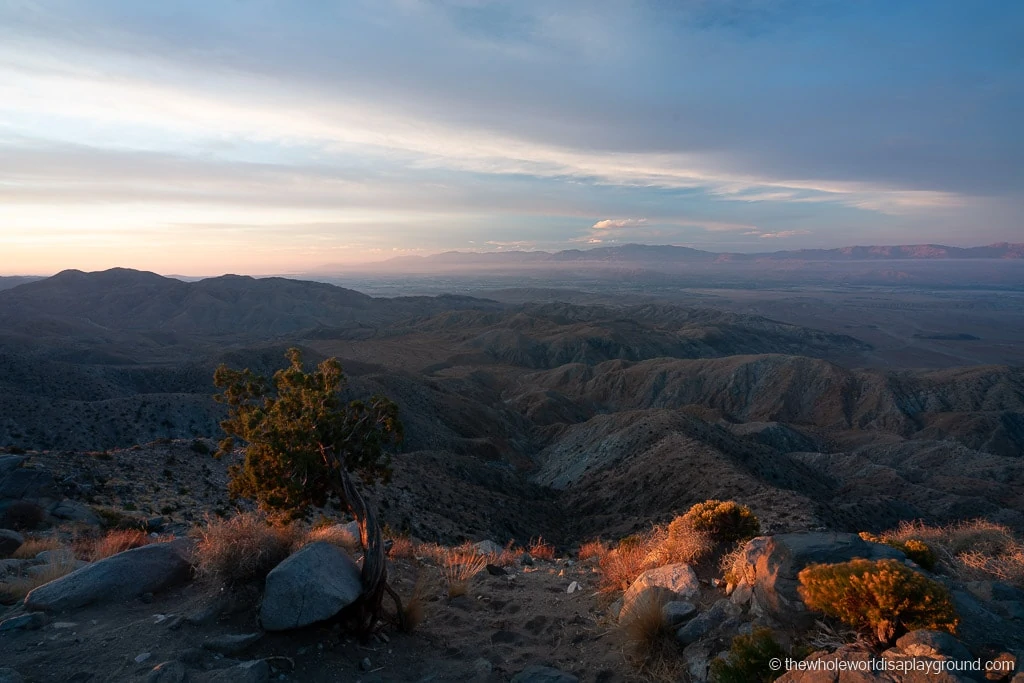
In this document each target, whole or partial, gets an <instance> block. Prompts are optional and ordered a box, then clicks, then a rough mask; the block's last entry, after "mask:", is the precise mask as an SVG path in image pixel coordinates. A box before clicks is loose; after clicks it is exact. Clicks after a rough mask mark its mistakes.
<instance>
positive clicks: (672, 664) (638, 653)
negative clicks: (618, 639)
mask: <svg viewBox="0 0 1024 683" xmlns="http://www.w3.org/2000/svg"><path fill="white" fill-rule="evenodd" d="M661 607H662V603H661V600H659V599H658V598H657V597H656V596H654V595H652V594H651V593H645V594H643V595H641V596H640V597H639V598H638V599H637V600H636V602H635V603H634V604H633V606H632V607H631V608H630V610H629V612H628V613H627V614H626V616H625V618H623V620H622V621H621V622H620V623H619V630H620V632H621V634H622V639H623V640H624V641H625V644H626V657H627V659H628V660H629V662H630V663H631V664H632V665H633V666H635V667H636V668H637V669H638V670H639V672H640V673H641V674H642V675H643V676H644V677H645V678H646V679H648V680H652V681H680V680H683V678H682V672H683V669H684V667H685V660H684V659H683V658H682V657H681V656H680V652H679V646H678V645H677V644H676V641H675V638H674V634H673V633H672V630H671V629H670V628H669V627H668V624H667V623H666V622H665V617H664V614H663V613H662V611H661Z"/></svg>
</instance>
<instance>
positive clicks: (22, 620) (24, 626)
mask: <svg viewBox="0 0 1024 683" xmlns="http://www.w3.org/2000/svg"><path fill="white" fill-rule="evenodd" d="M45 625H46V615H45V614H43V613H42V612H28V613H27V614H19V615H18V616H16V617H11V618H10V619H4V620H3V621H0V631H35V630H36V629H40V628H42V627H43V626H45Z"/></svg>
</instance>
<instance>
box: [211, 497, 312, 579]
mask: <svg viewBox="0 0 1024 683" xmlns="http://www.w3.org/2000/svg"><path fill="white" fill-rule="evenodd" d="M196 535H197V536H198V537H199V542H198V544H197V545H196V569H197V571H198V573H199V575H200V576H206V577H210V578H212V579H215V580H217V581H221V582H223V583H225V584H228V585H233V584H241V583H247V582H250V581H258V580H261V579H263V578H265V577H266V575H267V574H268V573H269V572H270V570H271V569H273V568H274V567H276V566H277V565H278V564H280V563H281V561H283V560H284V559H285V558H287V557H288V555H289V554H290V553H291V551H292V548H293V547H294V546H296V545H298V543H299V541H300V540H301V539H302V535H301V531H300V530H299V529H298V528H297V527H295V526H294V525H290V524H283V523H274V522H272V521H270V520H268V519H267V518H266V517H265V516H264V515H261V514H259V513H255V512H246V513H242V514H239V515H236V516H234V517H231V518H230V519H217V518H209V517H208V518H207V520H206V526H204V527H200V528H198V529H197V530H196Z"/></svg>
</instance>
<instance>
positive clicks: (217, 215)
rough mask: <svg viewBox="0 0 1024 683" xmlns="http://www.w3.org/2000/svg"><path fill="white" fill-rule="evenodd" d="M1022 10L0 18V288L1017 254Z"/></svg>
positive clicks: (182, 7)
mask: <svg viewBox="0 0 1024 683" xmlns="http://www.w3.org/2000/svg"><path fill="white" fill-rule="evenodd" d="M1021 35H1024V4H1022V3H1018V2H1014V1H1010V0H1004V1H993V2H968V1H967V0H963V1H962V2H943V1H942V0H930V1H927V2H926V1H921V2H900V1H898V0H886V1H884V2H875V1H871V0H864V1H852V0H843V1H836V2H829V1H824V0H822V1H816V0H807V1H803V2H796V1H790V0H678V1H673V2H667V1H666V2H602V1H601V0H595V1H590V2H529V1H520V2H514V3H513V2H509V3H491V2H482V1H477V0H453V1H450V2H419V1H414V0H373V1H366V2H363V1H361V0H350V1H348V2H327V1H326V0H325V1H322V2H284V1H281V2H275V1H271V0H252V1H246V2H243V1H241V0H224V1H223V2H209V1H204V2H197V1H192V2H190V1H180V0H179V1H176V2H165V3H150V2H135V1H128V0H124V1H118V2H114V1H111V0H92V1H89V2H85V1H84V0H82V1H79V2H70V1H59V0H53V1H47V2H34V1H32V0H0V255H2V259H0V272H4V273H14V272H18V273H24V272H34V273H49V272H54V271H57V270H60V269H62V268H67V267H78V268H83V269H95V268H106V267H111V266H115V265H121V266H130V267H139V268H147V269H152V270H157V271H159V272H165V273H183V274H210V273H219V272H224V271H234V272H250V273H274V272H295V271H301V270H304V269H308V268H313V267H315V266H317V265H319V264H322V263H344V262H357V261H371V260H382V259H385V258H389V257H391V256H394V255H405V254H426V253H432V252H437V251H443V250H448V249H462V250H498V249H516V248H520V249H548V250H551V249H561V248H570V247H585V246H587V245H610V244H621V243H627V242H643V243H659V244H661V243H671V244H681V245H686V246H694V247H698V248H705V249H710V250H718V251H744V252H749V251H768V250H776V249H793V248H801V247H834V246H843V245H849V244H870V243H885V244H895V243H919V242H941V243H946V244H955V245H977V244H985V243H991V242H997V241H1024V220H1022V216H1024V134H1022V132H1021V122H1022V121H1024V41H1021V40H1020V36H1021Z"/></svg>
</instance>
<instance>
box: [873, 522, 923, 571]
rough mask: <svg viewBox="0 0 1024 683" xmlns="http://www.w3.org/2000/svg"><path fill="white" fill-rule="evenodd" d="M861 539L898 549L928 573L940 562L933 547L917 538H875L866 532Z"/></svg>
mask: <svg viewBox="0 0 1024 683" xmlns="http://www.w3.org/2000/svg"><path fill="white" fill-rule="evenodd" d="M860 537H861V538H863V539H864V540H865V541H870V542H872V543H884V544H885V545H887V546H889V547H890V548H896V550H899V551H901V552H902V553H903V554H904V555H906V556H907V557H908V558H909V559H910V560H912V561H913V562H914V563H915V564H916V565H917V566H919V567H921V568H922V569H926V570H928V571H932V570H933V569H935V565H936V563H937V562H938V561H939V558H938V557H937V556H936V555H935V551H934V550H932V548H931V546H930V545H928V544H927V543H925V542H924V541H922V540H919V539H916V538H907V539H903V540H901V539H898V538H889V537H885V536H875V535H874V534H871V533H868V532H866V531H862V532H861V534H860Z"/></svg>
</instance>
